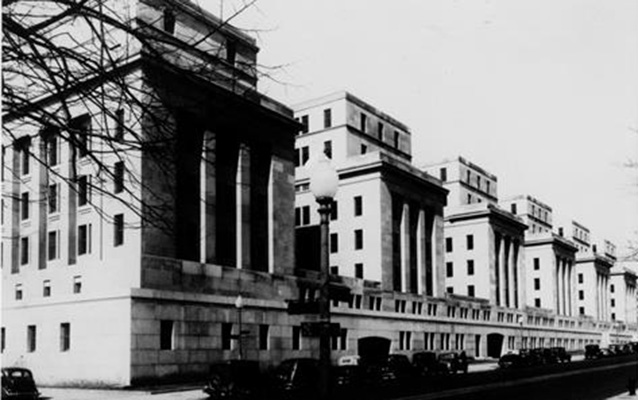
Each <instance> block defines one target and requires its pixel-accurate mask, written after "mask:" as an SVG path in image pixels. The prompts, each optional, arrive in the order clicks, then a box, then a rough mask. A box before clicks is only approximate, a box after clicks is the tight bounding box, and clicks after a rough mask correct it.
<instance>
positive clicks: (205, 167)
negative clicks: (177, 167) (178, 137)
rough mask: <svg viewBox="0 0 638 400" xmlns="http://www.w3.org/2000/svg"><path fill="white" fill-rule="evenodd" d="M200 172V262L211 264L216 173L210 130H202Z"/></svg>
mask: <svg viewBox="0 0 638 400" xmlns="http://www.w3.org/2000/svg"><path fill="white" fill-rule="evenodd" d="M200 170H201V172H200V179H201V183H200V190H201V192H202V193H201V196H202V198H203V199H204V204H202V209H203V210H202V212H201V214H200V216H201V222H200V224H201V225H200V237H201V239H200V241H201V245H200V253H201V254H200V262H202V263H209V264H213V263H215V261H216V255H215V227H216V218H215V216H216V213H217V204H216V197H217V186H216V179H217V174H216V172H215V134H214V133H212V132H210V131H205V132H204V143H203V146H202V161H201V169H200Z"/></svg>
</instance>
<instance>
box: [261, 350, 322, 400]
mask: <svg viewBox="0 0 638 400" xmlns="http://www.w3.org/2000/svg"><path fill="white" fill-rule="evenodd" d="M270 383H271V385H270V386H271V387H270V389H271V390H272V393H271V395H272V397H273V398H276V399H314V398H317V397H318V396H319V392H320V390H319V385H320V381H319V360H315V359H313V358H291V359H288V360H284V361H282V363H281V364H279V366H277V368H276V369H275V371H274V373H273V376H272V378H271V382H270Z"/></svg>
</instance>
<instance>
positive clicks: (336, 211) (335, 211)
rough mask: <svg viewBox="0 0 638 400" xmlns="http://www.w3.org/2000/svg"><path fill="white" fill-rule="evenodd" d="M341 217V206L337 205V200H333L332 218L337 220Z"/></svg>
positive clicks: (331, 207) (331, 206)
mask: <svg viewBox="0 0 638 400" xmlns="http://www.w3.org/2000/svg"><path fill="white" fill-rule="evenodd" d="M338 217H339V207H338V205H337V201H336V200H333V201H332V204H330V220H332V221H336V220H337V218H338Z"/></svg>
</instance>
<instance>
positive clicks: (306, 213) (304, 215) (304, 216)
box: [301, 206, 310, 225]
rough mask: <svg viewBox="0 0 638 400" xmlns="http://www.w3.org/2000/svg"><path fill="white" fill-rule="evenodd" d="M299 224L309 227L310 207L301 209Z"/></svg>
mask: <svg viewBox="0 0 638 400" xmlns="http://www.w3.org/2000/svg"><path fill="white" fill-rule="evenodd" d="M301 224H302V225H310V206H303V207H301Z"/></svg>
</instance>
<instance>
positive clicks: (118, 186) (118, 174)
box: [113, 161, 124, 193]
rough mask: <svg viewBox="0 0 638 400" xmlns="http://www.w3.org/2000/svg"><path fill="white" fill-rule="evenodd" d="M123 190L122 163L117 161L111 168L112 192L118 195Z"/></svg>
mask: <svg viewBox="0 0 638 400" xmlns="http://www.w3.org/2000/svg"><path fill="white" fill-rule="evenodd" d="M123 190H124V161H118V162H116V163H115V165H114V166H113V192H114V193H120V192H122V191H123Z"/></svg>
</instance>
